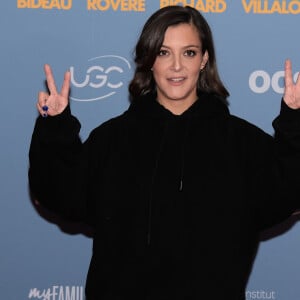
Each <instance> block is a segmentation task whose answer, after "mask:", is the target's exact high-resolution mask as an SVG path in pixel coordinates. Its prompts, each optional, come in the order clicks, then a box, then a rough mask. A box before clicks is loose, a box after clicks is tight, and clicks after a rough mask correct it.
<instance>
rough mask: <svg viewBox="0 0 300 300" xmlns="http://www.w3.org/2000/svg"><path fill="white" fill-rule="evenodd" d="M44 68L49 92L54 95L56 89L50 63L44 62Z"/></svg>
mask: <svg viewBox="0 0 300 300" xmlns="http://www.w3.org/2000/svg"><path fill="white" fill-rule="evenodd" d="M44 70H45V75H46V80H47V85H48V89H49V92H50V94H52V95H56V94H57V89H56V85H55V81H54V77H53V73H52V70H51V67H50V65H48V64H45V66H44Z"/></svg>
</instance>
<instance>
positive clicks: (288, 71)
mask: <svg viewBox="0 0 300 300" xmlns="http://www.w3.org/2000/svg"><path fill="white" fill-rule="evenodd" d="M284 71H285V76H284V80H285V87H286V88H287V87H289V86H291V85H293V74H292V63H291V61H290V60H289V59H287V60H286V61H285V68H284Z"/></svg>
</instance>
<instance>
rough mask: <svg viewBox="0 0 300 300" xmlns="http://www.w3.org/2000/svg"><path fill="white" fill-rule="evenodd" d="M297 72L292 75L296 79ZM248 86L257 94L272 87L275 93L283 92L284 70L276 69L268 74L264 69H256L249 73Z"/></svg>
mask: <svg viewBox="0 0 300 300" xmlns="http://www.w3.org/2000/svg"><path fill="white" fill-rule="evenodd" d="M298 74H299V72H297V73H296V74H295V75H294V81H296V79H297V77H298ZM249 87H250V89H251V90H252V91H253V92H254V93H257V94H263V93H266V92H267V91H268V90H270V89H272V90H273V91H274V92H275V93H278V94H283V92H284V71H277V72H275V73H274V74H273V75H270V74H269V73H267V72H266V71H263V70H257V71H254V72H253V73H251V74H250V77H249Z"/></svg>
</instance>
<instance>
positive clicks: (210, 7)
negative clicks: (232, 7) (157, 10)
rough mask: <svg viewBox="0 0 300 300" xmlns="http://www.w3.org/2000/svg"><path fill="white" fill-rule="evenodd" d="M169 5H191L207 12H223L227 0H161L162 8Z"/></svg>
mask: <svg viewBox="0 0 300 300" xmlns="http://www.w3.org/2000/svg"><path fill="white" fill-rule="evenodd" d="M169 5H182V6H191V7H194V8H195V9H197V10H199V11H202V12H205V13H207V12H212V13H223V12H225V11H226V8H227V3H226V1H225V0H206V1H204V0H160V7H161V8H162V7H165V6H169Z"/></svg>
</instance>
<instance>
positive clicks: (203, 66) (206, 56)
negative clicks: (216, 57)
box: [200, 50, 208, 70]
mask: <svg viewBox="0 0 300 300" xmlns="http://www.w3.org/2000/svg"><path fill="white" fill-rule="evenodd" d="M207 61H208V52H207V50H206V51H205V52H204V54H203V58H202V63H201V68H200V70H203V69H204V68H205V66H206V63H207Z"/></svg>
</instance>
